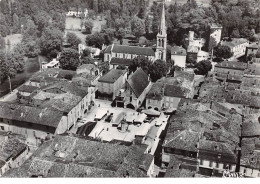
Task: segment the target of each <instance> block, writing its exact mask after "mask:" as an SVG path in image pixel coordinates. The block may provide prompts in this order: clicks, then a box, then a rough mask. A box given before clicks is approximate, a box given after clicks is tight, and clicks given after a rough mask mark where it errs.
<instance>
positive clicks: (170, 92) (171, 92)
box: [164, 84, 189, 98]
mask: <svg viewBox="0 0 260 184" xmlns="http://www.w3.org/2000/svg"><path fill="white" fill-rule="evenodd" d="M188 93H189V90H188V89H186V88H184V87H181V86H174V85H169V84H166V85H165V89H164V96H168V97H179V98H185V97H186V96H187V94H188Z"/></svg>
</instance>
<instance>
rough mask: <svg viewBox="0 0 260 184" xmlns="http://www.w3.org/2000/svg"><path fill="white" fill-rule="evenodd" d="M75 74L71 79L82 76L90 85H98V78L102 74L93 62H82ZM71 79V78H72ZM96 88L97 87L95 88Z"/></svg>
mask: <svg viewBox="0 0 260 184" xmlns="http://www.w3.org/2000/svg"><path fill="white" fill-rule="evenodd" d="M76 73H77V74H76V75H75V76H74V77H73V79H74V80H75V79H77V78H82V79H85V80H86V81H88V82H89V84H90V85H93V86H96V87H97V85H98V79H99V78H100V77H101V76H102V72H100V70H99V68H98V67H97V66H96V65H94V64H84V65H81V66H79V67H78V68H77V70H76ZM73 79H72V80H73ZM96 89H97V88H96Z"/></svg>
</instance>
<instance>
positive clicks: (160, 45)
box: [155, 0, 167, 61]
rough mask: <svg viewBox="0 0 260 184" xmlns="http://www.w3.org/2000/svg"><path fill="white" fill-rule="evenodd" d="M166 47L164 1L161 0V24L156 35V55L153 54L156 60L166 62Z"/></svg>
mask: <svg viewBox="0 0 260 184" xmlns="http://www.w3.org/2000/svg"><path fill="white" fill-rule="evenodd" d="M166 46H167V33H166V25H165V7H164V0H163V4H162V15H161V22H160V25H159V29H158V34H157V46H156V53H155V59H156V60H157V59H160V60H163V61H166Z"/></svg>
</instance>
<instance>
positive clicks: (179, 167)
mask: <svg viewBox="0 0 260 184" xmlns="http://www.w3.org/2000/svg"><path fill="white" fill-rule="evenodd" d="M197 166H198V162H197V161H196V160H193V159H189V158H187V157H186V158H185V157H183V156H179V155H170V163H169V165H168V167H167V170H166V173H165V176H164V177H166V178H191V177H194V175H195V174H196V170H197Z"/></svg>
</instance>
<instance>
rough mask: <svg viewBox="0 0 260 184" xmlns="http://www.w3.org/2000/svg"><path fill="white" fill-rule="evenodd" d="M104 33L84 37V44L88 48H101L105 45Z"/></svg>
mask: <svg viewBox="0 0 260 184" xmlns="http://www.w3.org/2000/svg"><path fill="white" fill-rule="evenodd" d="M105 41H106V40H105V38H104V33H98V32H97V33H94V34H92V35H88V36H87V37H86V44H87V45H89V46H94V47H97V48H100V49H101V48H102V45H103V44H105Z"/></svg>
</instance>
